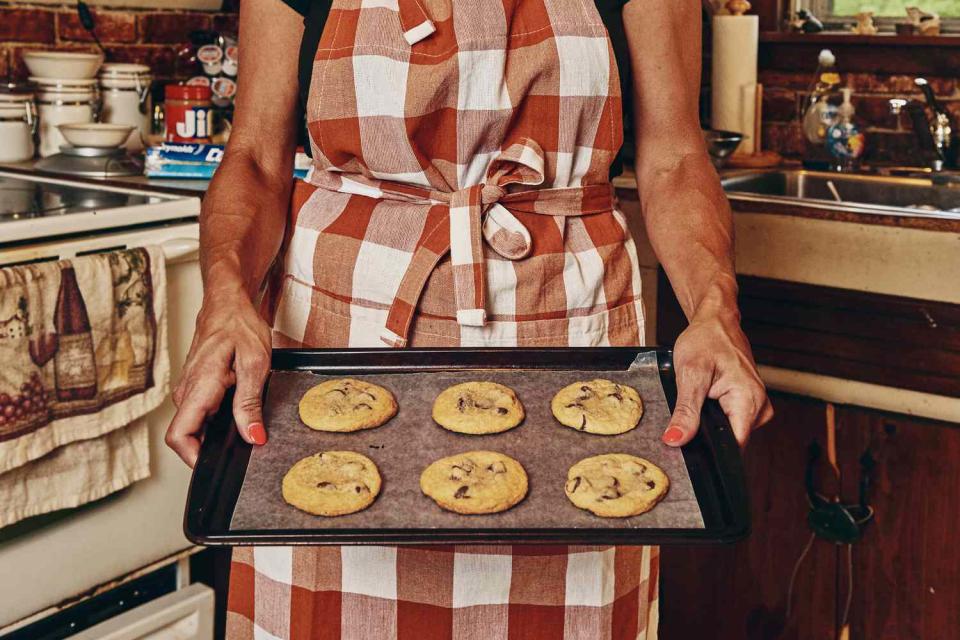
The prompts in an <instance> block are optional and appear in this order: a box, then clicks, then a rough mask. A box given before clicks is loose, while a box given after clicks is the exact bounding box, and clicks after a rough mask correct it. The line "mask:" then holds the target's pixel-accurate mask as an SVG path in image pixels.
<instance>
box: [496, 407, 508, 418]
mask: <svg viewBox="0 0 960 640" xmlns="http://www.w3.org/2000/svg"><path fill="white" fill-rule="evenodd" d="M497 413H498V414H499V415H501V416H505V415H507V413H508V411H507V410H506V409H505V408H503V407H497Z"/></svg>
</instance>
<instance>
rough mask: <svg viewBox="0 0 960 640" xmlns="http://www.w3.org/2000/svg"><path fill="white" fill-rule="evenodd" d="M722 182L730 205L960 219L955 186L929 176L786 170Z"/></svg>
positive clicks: (959, 198) (731, 175) (735, 175)
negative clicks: (774, 205) (782, 205)
mask: <svg viewBox="0 0 960 640" xmlns="http://www.w3.org/2000/svg"><path fill="white" fill-rule="evenodd" d="M721 182H722V184H723V188H724V190H725V191H726V192H727V196H728V197H729V198H730V199H731V200H733V201H736V200H744V201H754V202H772V203H774V202H781V203H789V204H793V205H800V206H804V205H806V206H817V207H829V208H831V209H837V210H841V211H852V212H860V213H873V214H886V215H899V216H935V217H948V218H956V219H960V185H958V184H938V183H936V182H935V181H934V179H932V178H928V177H902V176H878V175H863V174H846V173H827V172H817V171H805V170H802V169H791V170H783V171H779V170H778V171H743V172H736V173H729V174H726V175H724V177H723V179H722V181H721Z"/></svg>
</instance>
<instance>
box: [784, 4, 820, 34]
mask: <svg viewBox="0 0 960 640" xmlns="http://www.w3.org/2000/svg"><path fill="white" fill-rule="evenodd" d="M790 28H791V29H793V30H794V31H802V32H804V33H819V32H821V31H823V23H822V22H820V21H819V20H818V19H817V17H816V16H815V15H813V14H812V13H810V12H809V11H807V10H806V9H800V10H799V11H797V15H796V17H795V18H794V19H793V20H791V21H790Z"/></svg>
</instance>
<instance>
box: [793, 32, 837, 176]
mask: <svg viewBox="0 0 960 640" xmlns="http://www.w3.org/2000/svg"><path fill="white" fill-rule="evenodd" d="M836 64H837V58H836V56H834V55H833V52H832V51H830V50H829V49H823V50H822V51H820V55H819V56H817V72H816V74H814V77H813V80H812V81H811V83H810V88H809V90H808V91H809V93H808V97H807V100H806V104H805V105H804V107H803V111H802V113H801V117H800V121H801V122H800V124H801V128H802V130H803V137H804V138H805V139H806V145H805V148H804V153H803V165H804V166H805V167H806V168H808V169H821V170H822V169H828V168H829V167H830V166H831V165H832V163H833V159H832V157H831V156H830V154H829V153H827V150H826V147H825V146H824V142H825V141H826V138H827V130H828V129H829V128H830V127H831V126H833V125H834V124H836V122H837V117H838V110H837V109H838V105H839V104H840V92H839V91H838V87H839V86H840V74H839V73H837V70H836Z"/></svg>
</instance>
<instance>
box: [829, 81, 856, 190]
mask: <svg viewBox="0 0 960 640" xmlns="http://www.w3.org/2000/svg"><path fill="white" fill-rule="evenodd" d="M851 95H853V89H851V88H850V87H844V89H843V103H841V105H840V107H839V108H838V109H837V122H836V124H833V125H831V126H830V128H828V129H827V135H826V145H827V151H829V152H830V155H831V156H833V158H834V169H836V170H837V171H855V170H856V169H857V168H858V167H859V165H860V158H861V156H863V151H864V148H865V145H864V135H863V132H861V131H860V127H859V126H857V123H856V122H854V116H855V115H856V110H855V109H854V107H853V102H851V101H850V97H851Z"/></svg>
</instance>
